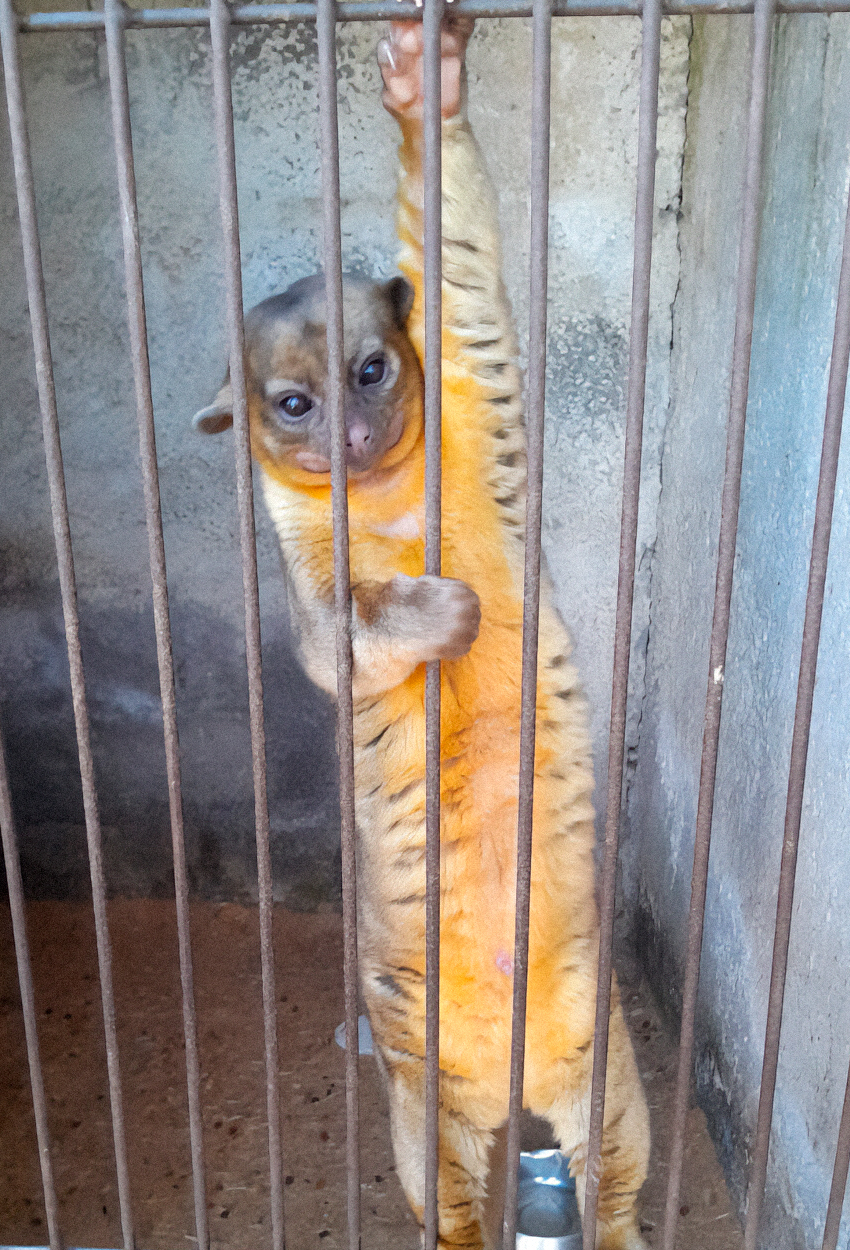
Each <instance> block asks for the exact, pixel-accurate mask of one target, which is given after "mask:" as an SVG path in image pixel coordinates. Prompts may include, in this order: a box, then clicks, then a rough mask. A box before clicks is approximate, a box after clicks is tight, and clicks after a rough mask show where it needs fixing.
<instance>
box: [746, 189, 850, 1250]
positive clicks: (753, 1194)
mask: <svg viewBox="0 0 850 1250" xmlns="http://www.w3.org/2000/svg"><path fill="white" fill-rule="evenodd" d="M848 360H850V203H848V211H847V219H846V223H845V229H844V251H843V255H842V261H841V274H840V277H839V281H838V303H837V308H836V313H835V334H834V337H833V343H832V361H831V363H830V370H829V384H828V387H827V395H826V416H825V419H824V429H823V450H822V452H821V463H820V477H819V480H818V495H817V502H816V504H815V523H814V529H813V532H812V555H811V562H810V564H809V585H808V590H807V592H806V615H805V619H804V622H803V642H802V646H801V649H800V672H799V677H798V681H797V705H796V708H795V710H794V731H793V735H792V738H791V762H790V766H789V770H788V798H787V801H786V805H785V833H784V837H783V841H782V863H781V867H780V870H779V895H778V898H777V902H776V928H775V932H774V938H773V965H772V968H771V973H770V991H769V994H768V1002H767V1024H766V1026H765V1037H764V1063H763V1065H762V1074H761V1090H760V1093H759V1110H758V1120H757V1124H756V1139H755V1145H754V1147H753V1165H752V1171H751V1174H750V1187H749V1194H748V1199H747V1222H746V1225H745V1228H744V1246H745V1250H755V1247H756V1242H757V1239H758V1226H759V1218H760V1216H761V1209H762V1203H763V1201H764V1185H765V1179H766V1177H767V1157H768V1152H769V1150H770V1123H771V1120H772V1118H773V1096H774V1092H775V1090H776V1069H777V1065H778V1063H779V1038H780V1032H781V1029H782V1003H783V999H784V996H785V975H786V972H787V968H788V944H789V941H790V937H791V910H792V908H793V905H794V878H795V875H796V871H797V848H798V846H799V842H800V822H801V819H802V815H803V790H804V787H805V782H806V762H807V758H808V751H809V730H810V726H811V720H812V704H813V702H814V693H815V677H816V674H817V663H818V645H819V642H820V627H821V617H822V615H823V597H824V587H825V585H826V570H827V563H828V560H829V540H830V534H831V530H832V508H833V503H834V500H835V482H836V477H837V475H838V455H839V451H840V447H841V426H842V421H843V417H844V398H845V394H846V392H847V368H848ZM836 1231H837V1230H836Z"/></svg>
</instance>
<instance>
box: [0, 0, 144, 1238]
mask: <svg viewBox="0 0 850 1250" xmlns="http://www.w3.org/2000/svg"><path fill="white" fill-rule="evenodd" d="M0 38H2V44H3V68H4V72H5V78H6V102H7V106H8V110H9V130H10V136H11V140H12V157H13V162H14V169H15V187H16V191H17V198H18V214H19V217H20V224H21V243H22V246H23V253H24V268H25V271H26V285H27V298H28V301H29V309H30V322H31V324H32V337H33V349H34V352H35V369H36V381H37V385H38V398H39V407H40V409H41V420H42V433H43V437H44V452H45V460H46V463H47V477H48V483H49V489H50V511H51V517H52V520H53V535H54V539H55V543H56V559H57V564H58V571H59V587H60V592H61V596H62V613H63V616H64V621H65V640H66V643H67V649H68V667H69V673H70V679H71V697H72V701H73V707H74V725H75V729H76V734H77V750H78V754H79V762H80V781H81V784H82V792H83V809H84V813H85V824H86V840H87V844H88V855H89V872H90V876H91V885H92V904H93V910H94V921H95V936H96V942H97V959H98V972H99V976H100V993H101V1002H102V1007H103V1028H104V1034H105V1040H106V1064H107V1073H108V1079H109V1101H110V1110H111V1116H112V1136H113V1140H114V1145H115V1169H116V1177H117V1182H118V1202H119V1207H120V1211H121V1232H122V1236H123V1238H124V1250H133V1247H134V1233H133V1215H132V1209H131V1202H130V1174H129V1170H128V1167H127V1146H126V1133H125V1127H124V1105H123V1098H122V1094H121V1072H120V1065H119V1058H118V1038H117V1032H116V1027H115V995H114V991H113V985H112V947H111V943H110V939H109V924H108V921H107V917H106V883H105V879H104V873H103V848H102V841H101V829H100V814H99V811H98V800H97V788H96V784H95V774H94V757H93V755H92V749H91V735H90V730H89V715H88V704H87V700H86V686H85V674H84V671H83V657H82V650H81V647H80V622H79V616H78V614H77V586H76V578H75V575H74V555H73V550H72V547H71V525H70V520H69V517H68V500H67V496H66V493H65V469H64V465H63V463H62V444H61V440H60V435H59V417H58V413H57V409H56V385H55V381H54V376H53V360H52V356H51V351H50V332H49V328H48V322H47V299H46V293H45V286H44V270H43V267H42V263H41V243H40V240H39V234H38V218H37V215H36V207H35V186H34V183H33V176H32V162H31V160H30V150H29V135H28V133H27V121H26V102H25V97H24V87H23V79H22V75H21V64H20V56H19V51H18V29H17V19H16V17H15V13H14V10H13V8H12V3H11V0H2V4H0Z"/></svg>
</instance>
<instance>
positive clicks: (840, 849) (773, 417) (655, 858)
mask: <svg viewBox="0 0 850 1250" xmlns="http://www.w3.org/2000/svg"><path fill="white" fill-rule="evenodd" d="M750 29H751V22H750V19H749V18H733V19H731V20H727V19H723V18H717V17H713V18H703V19H695V23H694V36H693V40H692V44H691V65H690V81H689V107H688V121H687V144H686V153H685V172H684V181H683V199H682V229H681V248H682V266H681V286H680V291H679V294H678V296H677V300H676V309H675V339H674V351H673V376H672V382H671V403H670V411H669V416H668V420H667V425H666V429H665V431H664V447H663V458H662V465H663V486H662V490H661V495H660V500H659V505H658V511H657V516H658V534H657V540H656V545H655V550H654V554H653V559H652V569H651V591H650V593H651V628H650V632H649V643H648V654H647V660H646V686H645V697H644V700H643V705H642V711H643V715H642V719H641V722H640V726H639V736H638V739H637V741H636V743H635V744H634V748H633V754H634V757H635V770H634V773H633V776H632V779H631V786H630V795H629V819H630V824H631V828H632V830H633V843H634V842H635V841H637V842H639V845H640V858H639V865H638V867H637V873H638V876H639V883H640V914H639V924H638V937H639V940H640V942H641V944H642V947H643V957H644V959H645V960H646V962H647V963H648V964H649V966H650V967H652V969H653V975H654V980H655V984H656V987H657V989H658V990H659V991H660V993H661V994H662V996H664V997H665V998H666V1000H667V1003H668V1006H669V1007H670V1008H671V1011H672V1013H673V1014H674V1015H675V1014H676V1013H677V1011H678V1007H679V1001H678V997H677V996H678V993H679V990H678V989H677V987H680V986H681V975H682V959H683V951H684V946H685V927H686V916H687V907H688V901H689V894H690V874H691V866H692V855H693V836H694V824H695V816H696V804H697V790H698V782H699V764H700V748H701V740H702V718H703V706H704V698H705V688H706V681H707V676H708V671H707V670H708V641H709V633H710V628H711V611H712V598H713V590H714V569H715V560H716V542H717V532H718V526H719V501H720V488H721V479H722V472H723V459H724V448H725V420H726V412H727V405H728V393H729V391H728V388H729V370H730V363H731V343H732V333H733V327H734V302H735V291H734V284H735V273H736V266H737V257H736V254H735V252H736V248H735V247H732V246H731V245H730V241H731V240H732V239H735V238H736V237H737V235H736V229H737V224H738V223H739V220H740V208H741V185H742V173H743V143H744V132H745V122H746V106H747V98H748V58H749V46H748V45H749V36H750ZM766 150H767V164H766V175H765V192H764V208H763V227H762V239H761V253H760V263H759V280H758V298H757V307H756V320H755V333H754V340H753V358H752V371H751V377H750V394H749V406H748V420H747V437H746V446H745V454H744V472H743V486H742V495H741V512H740V523H739V533H738V544H737V557H736V568H735V587H734V594H733V610H732V621H731V631H730V640H729V651H728V657H727V665H726V673H725V685H724V705H723V722H722V731H721V741H720V755H719V761H718V773H717V791H716V803H715V813H714V824H713V830H712V850H711V862H710V877H709V884H708V898H707V912H706V928H705V944H704V949H703V956H702V980H701V989H700V1000H699V1021H698V1046H697V1089H698V1095H699V1098H700V1101H701V1102H702V1104H703V1106H704V1107H705V1109H706V1111H707V1113H708V1116H709V1121H710V1124H711V1126H712V1129H713V1131H714V1134H715V1140H717V1141H718V1142H719V1144H720V1149H721V1154H722V1156H723V1161H724V1164H725V1166H726V1168H727V1173H728V1174H729V1175H730V1177H731V1178H732V1180H733V1184H734V1187H735V1189H736V1191H737V1193H738V1197H739V1199H740V1201H741V1205H742V1206H743V1203H744V1187H745V1184H746V1171H747V1166H748V1161H749V1151H750V1148H751V1143H752V1135H753V1131H754V1126H755V1120H756V1113H757V1104H758V1090H759V1081H760V1075H761V1058H762V1050H763V1045H764V1028H765V1020H766V1005H767V993H768V986H769V979H770V961H771V946H772V941H773V928H774V921H775V909H776V892H777V885H778V873H779V861H780V855H781V849H782V837H783V823H784V811H785V799H786V788H787V782H788V760H789V751H790V743H791V729H792V722H793V713H794V700H795V693H796V678H797V669H798V665H799V656H800V641H801V636H802V624H803V613H804V600H805V593H806V580H807V569H808V558H809V549H810V543H811V527H812V521H813V516H814V501H815V493H816V489H817V475H818V468H819V459H820V443H821V437H822V430H823V414H824V404H825V397H826V386H827V374H828V367H829V357H830V352H831V346H832V333H833V320H834V314H835V297H836V287H837V281H838V268H839V263H840V247H841V238H842V235H843V228H844V215H845V210H846V204H847V186H848V159H849V158H850V20H848V16H847V15H840V16H832V17H826V16H817V15H807V16H800V17H793V18H792V17H783V18H780V19H779V20H778V22H777V26H776V33H775V39H774V52H773V64H772V76H771V88H770V103H769V119H768V134H767V149H766ZM848 469H850V465H848V455H847V451H846V449H845V452H844V455H843V458H842V462H841V467H840V475H839V482H838V491H837V498H836V507H835V519H834V529H833V537H832V547H831V554H830V564H829V573H828V579H827V588H826V600H825V606H824V618H823V633H822V640H821V652H820V662H819V668H818V681H817V687H816V692H815V704H814V714H813V721H812V737H811V747H810V753H809V766H808V775H807V781H806V789H805V802H804V811H803V823H802V830H801V842H800V858H799V870H798V879H797V890H796V895H795V903H794V919H793V929H792V936H791V950H790V964H789V972H788V982H787V992H786V1000H785V1016H784V1023H783V1040H782V1050H781V1055H780V1064H779V1074H778V1086H777V1094H776V1105H775V1118H774V1126H773V1138H772V1145H771V1161H770V1171H769V1178H768V1198H767V1203H766V1208H765V1216H764V1220H763V1224H762V1232H761V1240H760V1243H759V1244H760V1245H761V1246H763V1247H764V1248H765V1250H767V1248H768V1247H769V1250H803V1248H809V1247H816V1246H820V1245H821V1239H822V1235H823V1220H824V1217H825V1214H826V1206H827V1198H828V1192H829V1184H830V1179H831V1172H832V1161H833V1156H834V1151H835V1143H836V1136H837V1130H838V1120H839V1115H840V1108H841V1101H842V1098H843V1094H844V1086H845V1080H846V1075H847V1064H848V1060H849V1059H850V1052H848V1046H847V1038H848V1036H850V1002H848V998H847V993H846V967H847V962H848V956H850V912H848V909H847V906H846V902H845V901H844V893H845V885H846V882H847V880H848V875H850V844H848V840H847V832H846V831H847V827H848V818H850V808H848V794H849V793H850V787H849V786H848V782H850V753H848V745H847V744H848V737H850V716H848V711H847V698H846V670H847V661H846V657H847V642H848V632H847V631H848V626H847V622H848V619H850V616H848V610H849V609H850V593H849V592H848V586H850V576H848V574H850V568H848V550H850V547H848V542H847V539H848V527H850V496H848V488H847V484H848ZM847 1236H848V1229H847V1225H846V1223H845V1227H844V1230H843V1232H842V1235H841V1238H840V1239H839V1242H840V1244H841V1245H845V1244H847Z"/></svg>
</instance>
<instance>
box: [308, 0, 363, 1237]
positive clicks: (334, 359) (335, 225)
mask: <svg viewBox="0 0 850 1250" xmlns="http://www.w3.org/2000/svg"><path fill="white" fill-rule="evenodd" d="M316 33H317V37H318V47H319V120H320V133H321V158H322V223H323V229H324V266H325V302H326V308H327V314H326V320H327V344H328V382H327V386H328V390H327V402H328V410H329V420H330V428H331V499H332V509H333V559H334V604H335V610H336V673H337V678H336V687H337V747H338V750H339V802H340V837H341V844H342V922H343V977H344V986H345V990H344V993H345V1042H346V1044H345V1114H346V1136H345V1141H346V1146H345V1151H346V1155H345V1159H346V1187H347V1208H348V1244H349V1250H359V1246H360V1073H359V1045H358V1041H359V1031H358V1020H357V995H358V984H359V980H358V969H357V869H356V863H357V854H356V846H357V844H356V828H355V811H354V710H353V705H352V692H351V680H352V672H353V662H352V654H351V591H350V583H351V574H350V568H349V544H348V473H347V468H346V456H345V447H346V440H347V434H346V428H345V408H344V402H343V401H344V394H345V392H344V386H345V381H344V379H345V348H344V342H343V302H342V236H341V230H340V217H339V214H340V192H339V127H338V122H337V77H336V4H335V3H334V0H319V6H318V22H317V27H316Z"/></svg>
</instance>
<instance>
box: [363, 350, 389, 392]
mask: <svg viewBox="0 0 850 1250" xmlns="http://www.w3.org/2000/svg"><path fill="white" fill-rule="evenodd" d="M386 372H387V361H386V357H385V356H384V354H383V352H378V353H377V354H376V355H374V356H370V357H369V359H368V360H367V361H366V363H365V364H364V365H363V366H362V368H361V370H360V373H359V374H358V377H357V381H358V384H359V385H360V386H376V385H377V384H378V382H383V380H384V378H385V376H386Z"/></svg>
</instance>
